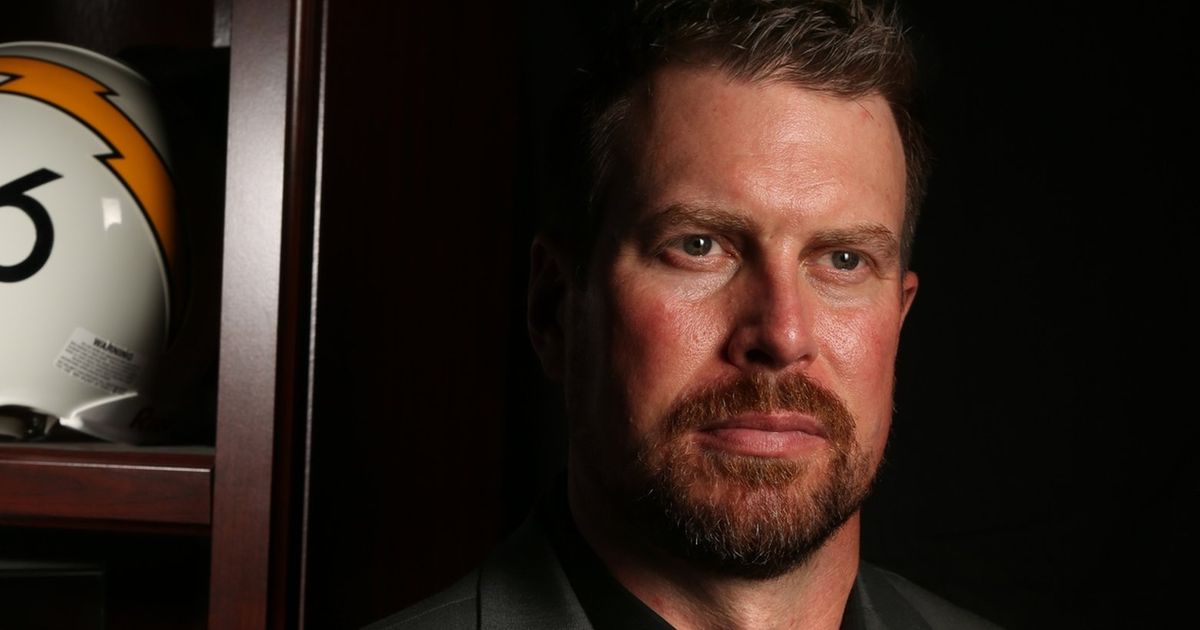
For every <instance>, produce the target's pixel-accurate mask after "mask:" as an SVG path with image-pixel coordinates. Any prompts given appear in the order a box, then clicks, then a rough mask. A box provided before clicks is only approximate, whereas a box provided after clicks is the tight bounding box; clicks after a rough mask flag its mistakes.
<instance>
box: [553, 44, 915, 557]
mask: <svg viewBox="0 0 1200 630" xmlns="http://www.w3.org/2000/svg"><path fill="white" fill-rule="evenodd" d="M647 88H648V89H647V90H645V91H644V92H639V96H637V97H635V99H634V104H633V107H632V109H631V112H630V116H629V119H628V121H627V122H626V126H625V128H624V130H623V132H624V133H623V138H624V142H623V144H622V151H621V153H622V159H620V160H619V161H618V162H619V164H618V166H617V168H616V169H615V171H614V176H613V179H612V182H611V185H610V188H609V190H610V202H609V204H608V207H607V208H606V210H605V212H606V214H605V218H604V222H603V226H602V229H601V234H600V238H599V240H598V242H597V246H596V250H595V254H594V258H593V259H592V263H591V265H590V267H589V272H588V276H587V279H586V282H584V283H581V284H572V285H571V286H570V288H569V290H568V297H567V302H566V303H567V307H566V309H565V314H564V316H563V317H564V321H563V328H564V330H565V338H566V340H565V355H566V356H565V360H564V362H563V363H564V371H565V374H564V377H565V378H564V380H565V382H566V388H567V403H568V408H569V415H570V416H571V422H572V426H571V454H570V466H571V475H572V477H573V481H572V483H573V484H575V485H576V486H578V487H580V488H583V489H584V490H582V491H583V492H585V493H593V494H595V495H596V496H590V497H587V499H588V500H590V501H596V502H597V504H598V505H602V506H604V507H603V508H602V509H613V510H616V511H617V512H618V513H621V514H622V515H623V516H624V517H627V518H628V519H630V520H632V521H633V525H634V527H632V528H631V529H633V530H636V531H646V532H650V534H649V535H650V536H651V537H652V538H653V539H654V542H655V543H656V544H658V545H660V546H663V547H666V548H668V549H669V550H670V551H672V552H673V553H677V554H681V555H684V556H686V557H691V558H693V559H695V560H698V561H701V562H706V563H708V564H709V565H712V566H716V567H718V568H723V569H726V570H732V571H735V572H740V573H742V574H746V575H774V574H778V573H780V572H782V571H785V570H787V569H788V568H791V567H792V566H795V565H796V564H797V563H799V562H802V561H803V560H804V559H805V558H806V557H807V555H808V554H809V553H810V552H811V551H812V550H813V548H815V547H818V546H819V545H820V544H821V543H822V542H823V541H824V540H825V539H826V538H827V537H828V536H829V534H830V533H831V532H832V531H834V530H835V529H836V528H837V527H839V526H840V525H841V524H842V523H843V522H844V521H845V519H846V518H847V517H849V516H850V515H852V514H853V513H855V512H856V511H857V509H858V506H859V504H860V503H861V500H862V499H863V498H864V497H865V495H866V492H867V489H868V488H869V486H870V482H871V479H872V478H873V476H874V472H875V470H876V468H877V466H878V464H879V461H880V459H881V457H882V454H883V450H884V446H885V443H886V440H887V434H888V428H889V424H890V421H891V404H892V379H893V364H894V362H895V356H896V347H897V341H898V337H899V334H900V326H901V323H902V321H903V319H904V315H905V313H906V312H907V309H908V306H909V304H910V302H911V299H912V296H913V295H914V294H915V291H916V277H915V276H913V275H912V274H908V273H905V272H903V271H902V270H901V268H900V255H899V254H900V252H899V242H898V239H899V235H900V233H901V224H902V221H903V212H904V198H905V197H904V193H905V189H904V186H905V165H904V157H903V150H902V147H901V143H900V137H899V133H898V131H897V128H896V125H895V122H894V119H893V117H892V115H891V112H890V109H889V108H888V106H887V104H886V102H885V101H884V100H883V98H882V97H879V96H868V97H864V98H859V99H855V100H849V99H844V98H840V97H836V96H832V95H828V94H822V93H818V92H815V91H811V90H808V89H805V88H801V87H797V86H796V85H794V84H789V83H786V82H783V81H759V82H744V81H740V80H735V79H732V78H730V77H728V76H727V75H725V74H723V73H722V72H720V71H719V70H716V69H710V68H699V67H684V66H668V67H666V68H664V69H662V70H660V71H658V72H657V73H656V74H654V75H653V76H652V77H651V79H650V81H649V82H648V85H647Z"/></svg>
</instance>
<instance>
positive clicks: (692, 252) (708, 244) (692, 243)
mask: <svg viewBox="0 0 1200 630" xmlns="http://www.w3.org/2000/svg"><path fill="white" fill-rule="evenodd" d="M682 245H683V251H684V252H685V253H686V254H687V255H688V256H704V255H707V254H708V253H709V252H711V251H712V248H713V240H712V237H710V236H704V235H703V234H693V235H691V236H687V237H684V239H683V243H682Z"/></svg>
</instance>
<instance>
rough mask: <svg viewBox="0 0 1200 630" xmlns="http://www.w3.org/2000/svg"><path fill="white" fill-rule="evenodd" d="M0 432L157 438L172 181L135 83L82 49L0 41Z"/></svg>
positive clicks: (152, 114) (171, 251)
mask: <svg viewBox="0 0 1200 630" xmlns="http://www.w3.org/2000/svg"><path fill="white" fill-rule="evenodd" d="M0 138H3V139H4V141H3V145H2V146H0V433H3V432H7V433H9V434H10V435H12V436H13V437H33V435H29V433H34V432H31V431H30V429H29V427H28V426H22V427H18V426H17V424H16V420H15V419H16V418H17V417H18V416H19V415H21V414H28V415H29V416H32V417H38V416H45V417H48V418H49V419H50V420H49V422H48V423H47V424H49V425H52V424H53V423H54V422H55V421H56V420H57V421H58V422H61V423H62V424H63V425H65V426H68V427H71V428H74V429H77V430H79V431H82V432H84V433H88V434H91V435H93V436H96V437H99V438H103V439H106V440H112V441H118V442H128V443H140V442H147V441H153V440H154V439H156V432H157V429H156V428H155V427H154V426H148V425H153V424H154V423H152V422H151V423H148V422H147V421H146V419H147V418H148V417H150V416H149V414H147V413H145V411H146V410H147V409H148V407H149V406H150V396H151V389H152V387H153V377H154V374H155V373H156V370H157V366H158V362H159V361H160V358H161V355H162V353H163V351H164V349H165V346H166V343H167V340H168V333H169V331H168V328H169V325H170V321H171V300H172V295H171V292H172V287H171V280H172V278H171V275H172V267H173V266H174V265H175V258H176V256H177V252H176V248H177V239H176V234H175V230H176V227H175V224H176V216H175V208H174V190H173V187H172V185H171V179H170V175H169V167H168V165H167V162H166V158H165V156H166V155H167V152H166V145H165V142H164V137H163V133H162V129H161V125H160V122H159V120H158V115H157V110H156V107H155V105H154V101H153V100H152V98H151V94H150V90H149V87H148V85H147V83H146V81H145V80H144V79H143V78H142V77H141V76H139V75H138V74H137V73H135V72H134V71H132V70H130V69H129V68H127V67H125V66H124V65H122V64H119V63H117V62H116V61H113V60H111V59H108V58H106V57H103V56H100V55H97V54H95V53H92V52H90V51H86V50H83V49H79V48H75V47H70V46H64V45H61V44H51V43H45V42H19V43H11V44H0Z"/></svg>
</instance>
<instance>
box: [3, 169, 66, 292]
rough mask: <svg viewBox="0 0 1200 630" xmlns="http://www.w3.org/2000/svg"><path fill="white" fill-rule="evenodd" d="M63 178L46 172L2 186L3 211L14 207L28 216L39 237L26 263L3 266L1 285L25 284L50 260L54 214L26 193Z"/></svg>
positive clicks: (33, 173) (39, 171)
mask: <svg viewBox="0 0 1200 630" xmlns="http://www.w3.org/2000/svg"><path fill="white" fill-rule="evenodd" d="M60 177H62V175H59V174H58V173H55V172H54V171H51V170H47V169H44V168H42V169H38V170H36V171H34V172H32V173H30V174H28V175H26V176H24V177H19V178H17V179H15V180H13V181H11V182H9V183H7V184H5V185H3V186H0V208H4V207H12V208H16V209H17V210H20V211H22V212H24V213H25V215H26V216H28V217H29V220H30V221H33V229H34V233H35V234H36V237H35V238H34V241H33V250H32V251H30V252H29V255H28V256H26V257H25V260H22V261H21V262H19V263H17V264H15V265H0V282H20V281H22V280H25V279H27V278H29V277H31V276H33V274H35V273H37V272H38V271H40V270H41V269H42V266H43V265H45V264H46V261H47V260H50V250H51V249H53V248H54V224H53V223H51V222H50V213H49V212H46V207H45V206H43V205H42V204H41V203H38V200H37V199H34V198H33V197H30V196H29V195H28V194H26V193H28V192H29V191H30V190H33V189H34V188H37V187H38V186H41V185H42V184H45V183H48V182H52V181H54V180H56V179H58V178H60Z"/></svg>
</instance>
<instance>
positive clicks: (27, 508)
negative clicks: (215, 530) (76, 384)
mask: <svg viewBox="0 0 1200 630" xmlns="http://www.w3.org/2000/svg"><path fill="white" fill-rule="evenodd" d="M213 460H214V453H213V449H212V448H211V447H193V446H186V447H180V446H171V447H130V446H119V445H114V444H102V443H42V444H36V443H35V444H2V445H0V521H3V522H6V523H10V524H21V523H28V522H46V523H48V524H56V525H61V526H80V527H97V526H99V527H105V528H111V529H134V530H136V529H142V528H146V527H151V528H153V527H156V526H165V527H168V528H170V527H176V528H181V529H182V530H184V531H187V530H200V531H202V532H206V531H208V528H209V525H210V523H211V521H212V479H213Z"/></svg>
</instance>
